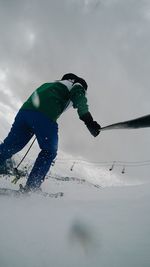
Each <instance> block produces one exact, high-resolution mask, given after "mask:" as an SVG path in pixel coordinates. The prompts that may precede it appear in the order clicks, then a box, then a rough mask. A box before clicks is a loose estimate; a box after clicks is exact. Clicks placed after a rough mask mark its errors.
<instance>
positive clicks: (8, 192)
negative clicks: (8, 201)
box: [0, 188, 64, 198]
mask: <svg viewBox="0 0 150 267" xmlns="http://www.w3.org/2000/svg"><path fill="white" fill-rule="evenodd" d="M32 194H37V195H40V196H44V197H51V198H59V197H63V196H64V193H63V192H56V193H47V192H42V191H41V192H28V193H23V192H21V190H16V189H9V188H0V196H12V197H20V196H32Z"/></svg>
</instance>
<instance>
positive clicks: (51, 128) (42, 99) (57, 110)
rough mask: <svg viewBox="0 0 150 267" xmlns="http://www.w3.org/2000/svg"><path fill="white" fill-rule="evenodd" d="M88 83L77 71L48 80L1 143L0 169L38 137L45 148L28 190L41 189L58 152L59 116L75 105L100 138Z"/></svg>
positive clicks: (34, 93)
mask: <svg viewBox="0 0 150 267" xmlns="http://www.w3.org/2000/svg"><path fill="white" fill-rule="evenodd" d="M87 87H88V86H87V83H86V81H85V80H84V79H82V78H80V77H78V76H77V75H75V74H73V73H68V74H65V75H64V76H63V77H62V79H61V80H59V81H55V82H51V83H45V84H43V85H41V86H40V87H39V88H37V89H36V90H35V91H34V92H33V94H32V95H31V96H30V97H29V98H28V99H27V101H26V102H25V103H24V104H23V106H22V107H21V108H20V110H19V112H18V114H17V115H16V118H15V121H14V123H13V125H12V128H11V130H10V132H9V134H8V136H7V137H6V138H5V140H4V141H3V143H2V144H1V145H0V172H1V173H2V172H3V167H4V165H5V164H6V160H7V159H10V158H11V157H12V155H14V154H15V153H17V152H19V151H20V150H21V149H23V148H24V146H25V145H26V144H27V143H28V142H29V140H30V139H31V138H32V136H33V135H35V136H36V138H37V141H38V144H39V147H40V149H41V151H40V153H39V155H38V157H37V159H36V161H35V163H34V166H33V168H32V170H31V172H30V174H29V177H28V179H27V183H26V185H25V187H24V188H22V190H23V191H24V192H26V191H27V192H28V191H35V190H40V186H41V184H42V182H43V181H44V178H45V176H46V174H47V172H48V170H49V168H50V166H51V164H52V162H53V160H54V159H55V157H56V155H57V148H58V124H57V122H56V121H57V119H58V118H59V116H60V115H61V114H62V113H63V112H64V111H65V110H66V109H67V108H68V107H69V106H70V104H72V105H73V107H74V108H75V109H77V111H78V115H79V118H80V119H81V120H82V121H84V123H85V125H86V126H87V128H88V130H89V131H90V133H91V134H92V135H93V136H94V137H96V136H97V135H98V134H99V133H100V129H101V127H100V125H99V124H98V123H97V122H96V121H94V120H93V118H92V116H91V114H90V112H89V110H88V104H87V98H86V91H87Z"/></svg>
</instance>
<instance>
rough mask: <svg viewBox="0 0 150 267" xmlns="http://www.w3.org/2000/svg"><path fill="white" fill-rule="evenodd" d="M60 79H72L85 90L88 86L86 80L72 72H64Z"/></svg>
mask: <svg viewBox="0 0 150 267" xmlns="http://www.w3.org/2000/svg"><path fill="white" fill-rule="evenodd" d="M61 80H73V83H80V84H81V85H82V86H83V87H84V89H85V90H87V88H88V85H87V83H86V81H85V80H84V79H83V78H80V77H78V76H77V75H75V74H73V73H67V74H65V75H64V76H63V77H62V79H61Z"/></svg>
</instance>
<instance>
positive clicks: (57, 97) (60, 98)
mask: <svg viewBox="0 0 150 267" xmlns="http://www.w3.org/2000/svg"><path fill="white" fill-rule="evenodd" d="M71 103H72V105H73V107H74V108H75V109H77V112H78V115H79V117H82V115H84V114H86V113H87V112H88V104H87V98H86V92H85V89H84V88H83V87H82V85H81V84H79V83H76V84H74V85H73V84H72V82H70V81H67V80H66V81H56V82H52V83H45V84H43V85H41V86H40V87H39V88H37V89H36V90H35V91H34V92H33V94H32V95H31V96H30V97H29V98H28V99H27V101H26V102H25V103H24V104H23V106H22V107H21V109H29V110H37V111H39V112H42V113H44V114H45V115H47V116H48V117H49V118H50V119H51V120H53V121H57V119H58V118H59V117H60V115H61V114H62V113H63V112H64V111H65V110H66V109H67V108H68V107H69V106H70V104H71Z"/></svg>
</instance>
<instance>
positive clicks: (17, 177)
mask: <svg viewBox="0 0 150 267" xmlns="http://www.w3.org/2000/svg"><path fill="white" fill-rule="evenodd" d="M35 140H36V137H35V138H34V139H33V141H32V143H31V145H30V146H29V148H28V150H27V152H26V153H25V155H24V156H23V158H22V159H21V161H20V162H19V164H18V165H17V167H15V168H14V169H13V171H14V175H15V178H14V179H13V180H12V183H13V184H16V183H17V182H18V180H19V179H20V178H21V173H20V172H19V170H18V168H19V166H20V165H21V163H22V162H23V161H24V159H25V158H26V156H27V154H28V153H29V151H30V149H31V147H32V146H33V144H34V142H35Z"/></svg>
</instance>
